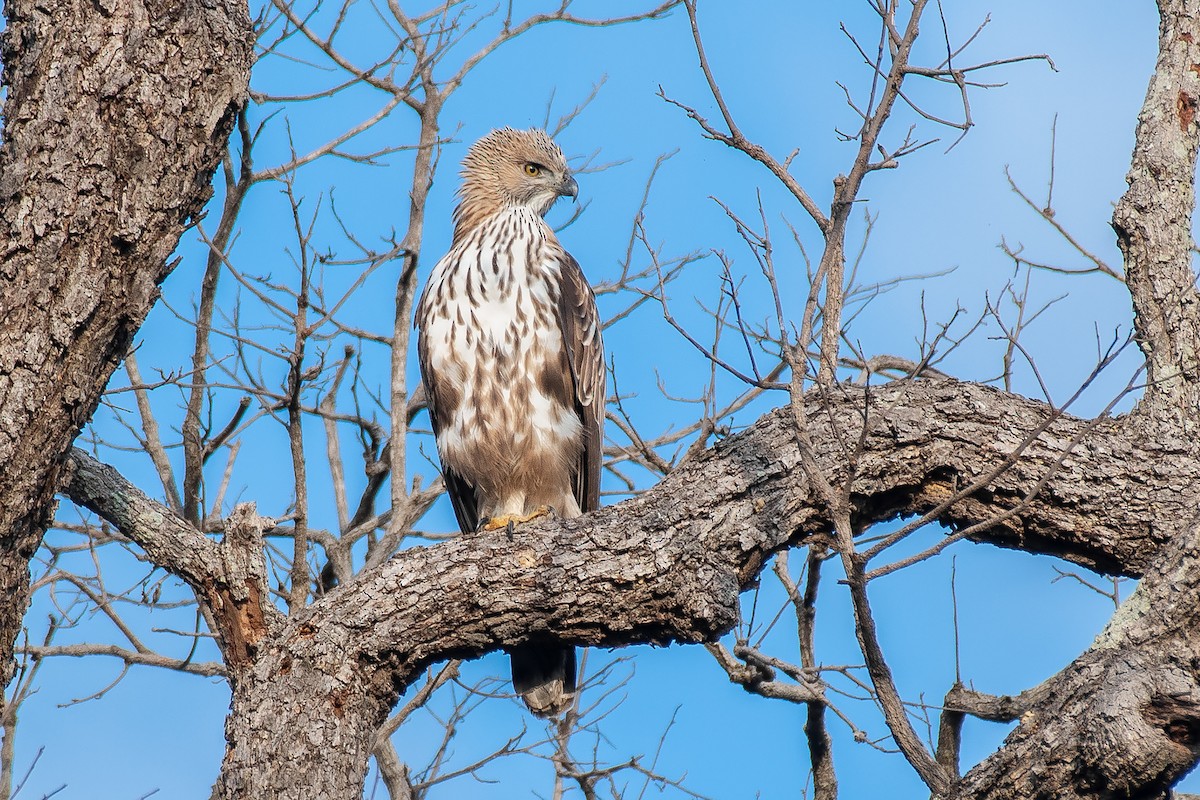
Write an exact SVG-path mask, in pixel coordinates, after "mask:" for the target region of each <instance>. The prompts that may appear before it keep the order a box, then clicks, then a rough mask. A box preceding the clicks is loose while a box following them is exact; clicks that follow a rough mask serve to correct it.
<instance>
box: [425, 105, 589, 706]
mask: <svg viewBox="0 0 1200 800" xmlns="http://www.w3.org/2000/svg"><path fill="white" fill-rule="evenodd" d="M576 191H577V186H576V183H575V179H574V178H573V177H571V173H570V170H569V169H568V167H567V163H566V159H565V158H564V157H563V154H562V151H561V150H559V148H558V146H557V145H556V144H554V142H553V141H552V140H551V139H550V137H548V136H547V135H546V134H545V133H543V132H541V131H536V130H531V131H515V130H512V129H510V128H504V129H502V130H498V131H493V132H492V133H491V134H489V135H488V136H485V137H484V138H483V139H481V140H479V141H478V142H476V143H475V145H473V146H472V147H471V149H470V152H468V154H467V157H466V158H465V159H464V160H463V169H462V187H461V188H460V189H459V204H458V207H457V208H456V209H455V211H454V223H455V224H454V239H453V241H452V243H451V247H450V252H449V253H447V254H446V255H445V257H443V258H442V260H441V261H439V262H438V263H437V265H436V266H435V267H434V268H433V272H432V274H431V275H430V277H429V282H428V283H427V284H426V287H425V292H424V294H423V295H422V296H421V300H420V302H419V303H418V305H417V313H416V325H417V328H418V337H417V351H418V355H419V357H420V363H421V376H422V379H423V381H424V384H425V390H426V393H427V396H428V398H429V411H430V418H431V420H432V422H433V430H434V434H435V436H436V439H437V446H438V453H439V455H440V456H441V460H442V471H443V474H444V477H445V482H446V491H447V493H448V494H449V495H450V500H451V503H452V504H453V506H454V513H455V515H456V516H457V517H458V524H459V527H460V528H461V529H462V530H463V531H464V532H467V531H474V530H476V529H477V528H479V527H480V526H481V525H483V526H489V527H503V526H505V525H511V524H517V523H520V522H523V521H526V520H527V519H529V518H530V517H531V516H533V515H536V514H537V513H539V511H543V510H544V509H546V508H550V509H553V510H554V511H555V512H556V513H558V514H559V515H561V516H564V517H574V516H578V515H579V514H581V513H584V512H587V511H591V510H594V509H595V508H597V507H598V506H599V501H600V457H601V444H602V442H601V425H602V423H603V419H604V395H605V380H604V353H603V346H602V344H601V341H600V321H599V316H598V314H597V312H596V300H595V297H594V296H593V294H592V290H591V287H590V286H589V285H588V283H587V280H586V279H585V278H584V275H583V272H582V270H580V268H579V264H578V262H576V261H575V259H574V258H572V257H571V255H570V254H569V253H567V252H566V251H565V250H564V249H563V247H562V245H561V244H559V242H558V239H557V237H555V235H554V232H553V231H552V230H551V229H550V227H549V226H548V225H547V224H546V223H545V221H544V220H543V219H542V216H543V215H544V214H545V213H546V212H547V211H549V210H550V207H551V206H552V205H553V204H554V202H555V200H557V199H558V198H559V197H562V196H570V197H574V196H575V194H576ZM511 656H512V668H513V686H514V688H515V689H516V690H517V691H518V692H520V693H521V696H522V697H523V698H524V700H525V702H526V704H527V705H528V706H529V707H530V709H531V710H533V712H534V713H536V714H539V715H541V716H548V715H551V714H557V713H560V712H561V711H564V710H565V709H566V708H567V707H568V706H569V705H570V703H571V700H572V698H573V696H574V691H575V651H574V649H573V648H571V647H563V646H562V645H561V644H557V643H552V642H547V643H534V644H528V645H523V646H521V647H518V648H514V649H513V650H512V651H511Z"/></svg>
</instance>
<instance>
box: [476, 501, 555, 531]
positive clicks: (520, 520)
mask: <svg viewBox="0 0 1200 800" xmlns="http://www.w3.org/2000/svg"><path fill="white" fill-rule="evenodd" d="M553 514H554V509H553V508H551V507H550V506H538V507H537V508H535V509H534V510H533V511H531V512H529V513H528V514H500V515H498V516H495V517H491V518H489V519H488V521H487V522H485V523H484V524H483V530H485V531H498V530H503V529H504V528H508V529H509V533H511V532H512V528H515V527H516V526H517V525H524V524H525V523H526V522H531V521H532V520H535V519H537V518H539V517H549V516H551V515H553Z"/></svg>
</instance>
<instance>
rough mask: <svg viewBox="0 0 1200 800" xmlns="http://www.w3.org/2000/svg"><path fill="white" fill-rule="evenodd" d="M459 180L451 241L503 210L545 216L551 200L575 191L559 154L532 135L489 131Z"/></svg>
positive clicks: (551, 144) (507, 130) (536, 134)
mask: <svg viewBox="0 0 1200 800" xmlns="http://www.w3.org/2000/svg"><path fill="white" fill-rule="evenodd" d="M461 176H462V186H460V187H459V190H458V198H459V201H458V207H457V208H455V210H454V238H455V240H457V239H458V238H459V237H460V236H461V235H462V234H464V233H466V232H467V231H469V230H471V229H472V228H474V227H475V226H476V225H478V224H479V223H480V222H482V221H483V220H485V219H487V218H488V217H490V216H492V215H493V214H495V213H497V212H499V211H501V210H503V209H505V208H510V207H514V206H524V207H527V208H530V209H533V210H534V211H536V212H537V213H538V214H539V215H545V213H546V212H547V211H549V210H550V206H552V205H554V201H555V200H557V199H558V198H559V197H562V196H564V195H568V196H571V197H574V196H575V191H576V184H575V179H574V178H572V177H571V170H570V168H569V167H568V166H567V159H566V157H565V156H563V152H562V150H560V149H559V147H558V145H557V144H555V143H554V140H553V139H551V138H550V137H549V136H547V135H546V133H545V132H544V131H540V130H536V129H532V130H527V131H519V130H514V129H512V128H500V129H499V130H495V131H492V132H491V133H489V134H488V135H487V136H485V137H483V138H482V139H480V140H479V141H478V142H476V143H475V144H473V145H472V146H471V149H470V150H469V151H468V152H467V156H466V158H464V159H463V164H462V172H461Z"/></svg>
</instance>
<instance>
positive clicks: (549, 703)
mask: <svg viewBox="0 0 1200 800" xmlns="http://www.w3.org/2000/svg"><path fill="white" fill-rule="evenodd" d="M509 655H510V656H511V658H512V682H513V689H515V690H516V691H517V693H518V694H519V695H521V699H522V700H524V701H525V705H527V706H529V710H530V711H532V712H533V713H534V714H536V715H537V716H539V717H552V716H554V715H556V714H561V713H562V712H564V711H566V710H567V709H568V708H570V706H571V703H572V702H573V701H574V700H575V648H574V647H563V646H562V645H558V644H530V645H525V646H523V647H517V648H514V649H513V650H511V651H510V652H509Z"/></svg>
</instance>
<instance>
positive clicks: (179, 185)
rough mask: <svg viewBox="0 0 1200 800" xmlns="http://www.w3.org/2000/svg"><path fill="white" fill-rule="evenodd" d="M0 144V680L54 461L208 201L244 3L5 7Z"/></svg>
mask: <svg viewBox="0 0 1200 800" xmlns="http://www.w3.org/2000/svg"><path fill="white" fill-rule="evenodd" d="M5 11H6V14H7V17H8V27H7V30H5V32H4V34H3V59H4V72H3V79H4V82H5V85H6V86H7V88H8V98H7V101H6V102H5V105H4V137H3V147H2V149H0V241H3V242H4V243H5V247H4V253H3V255H2V256H0V664H2V665H3V667H2V668H0V675H2V677H3V683H4V684H7V682H8V680H9V679H10V678H11V676H12V665H13V660H12V653H13V641H14V638H15V637H16V635H17V632H18V631H19V629H20V625H21V619H22V616H23V614H24V611H25V608H26V606H27V605H28V584H29V573H28V562H29V559H30V557H31V556H32V554H33V552H34V550H35V549H36V547H37V544H38V542H39V541H40V538H41V535H42V533H43V531H44V530H45V528H46V525H47V524H48V523H49V522H50V519H51V515H52V512H53V508H54V502H53V501H54V494H55V492H56V491H57V489H58V483H59V472H60V469H61V464H62V462H63V459H64V457H65V455H66V453H67V450H68V449H69V448H70V445H71V441H72V440H73V439H74V438H75V436H76V434H77V433H78V432H79V430H80V428H81V426H82V425H83V424H84V423H85V422H86V421H87V419H88V418H89V417H90V416H91V414H92V412H93V411H94V410H95V407H96V404H97V402H98V400H99V398H100V393H101V392H102V391H103V389H104V386H105V384H106V383H107V381H108V378H109V376H110V375H111V374H112V371H113V370H114V369H115V368H116V366H117V364H118V363H119V361H120V359H121V357H122V356H123V355H124V353H125V351H126V349H127V348H128V346H129V343H130V341H131V338H132V336H133V333H134V331H136V330H137V328H138V326H139V325H140V324H141V322H142V320H143V319H144V318H145V316H146V314H147V312H148V311H149V310H150V306H151V305H152V303H153V302H154V299H155V297H156V296H157V286H158V284H159V282H160V281H162V279H163V278H164V277H166V275H167V273H168V272H169V270H170V266H171V265H169V264H168V263H167V259H168V257H169V256H170V254H171V251H172V250H173V249H174V248H175V245H176V243H177V242H178V240H179V236H180V234H181V233H182V232H183V229H184V226H185V225H186V224H187V221H188V219H189V218H190V217H193V216H195V215H196V214H197V213H199V212H200V210H201V208H202V207H203V205H204V203H205V201H206V200H207V199H208V197H209V196H210V195H211V192H212V190H211V188H210V185H209V184H210V179H211V176H212V172H213V170H214V168H215V167H216V165H217V164H218V163H219V161H220V158H221V155H222V154H223V153H224V152H225V146H226V140H227V138H228V133H229V131H230V129H231V126H232V123H233V121H234V117H235V112H236V111H237V109H238V108H240V107H241V105H242V103H243V102H244V98H245V96H246V90H247V82H248V79H249V71H250V65H251V63H252V60H253V38H252V29H251V25H250V19H249V16H248V13H247V10H246V6H245V3H244V2H241V0H213V1H212V2H208V1H205V2H201V1H200V0H172V1H171V2H166V3H145V2H142V0H98V2H95V3H92V2H82V1H81V0H52V2H48V3H47V2H33V1H32V0H10V1H9V2H7V3H6V4H5Z"/></svg>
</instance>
